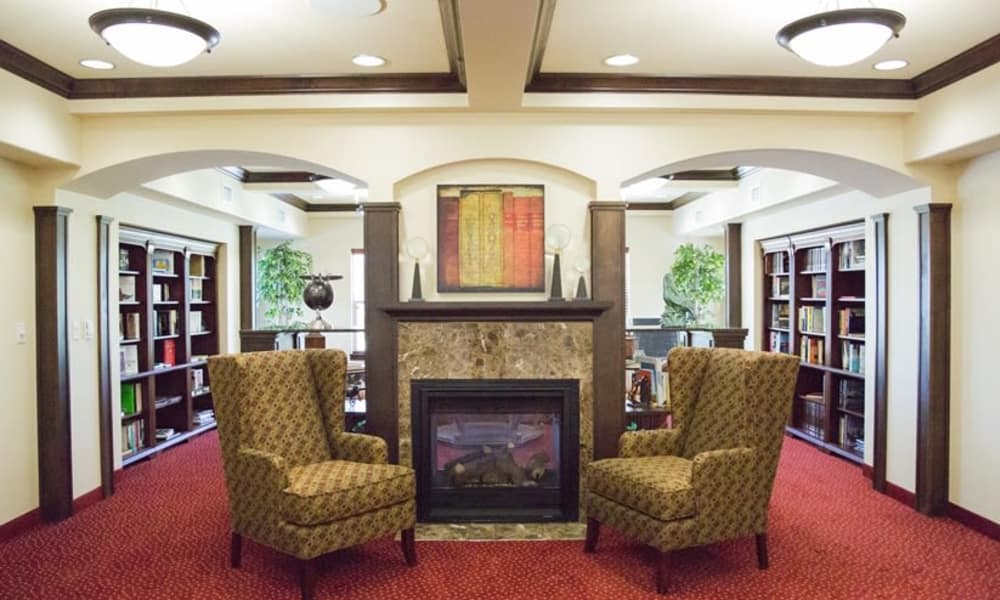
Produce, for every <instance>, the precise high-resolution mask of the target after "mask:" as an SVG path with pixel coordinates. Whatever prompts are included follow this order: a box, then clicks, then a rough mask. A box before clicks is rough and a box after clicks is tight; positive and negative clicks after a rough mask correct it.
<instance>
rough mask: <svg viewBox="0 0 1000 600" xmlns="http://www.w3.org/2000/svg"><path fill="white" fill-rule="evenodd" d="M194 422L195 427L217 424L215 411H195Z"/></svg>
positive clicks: (207, 409)
mask: <svg viewBox="0 0 1000 600" xmlns="http://www.w3.org/2000/svg"><path fill="white" fill-rule="evenodd" d="M193 422H194V426H195V427H201V426H202V425H210V424H212V423H215V411H214V410H212V409H210V408H206V409H204V410H198V411H195V413H194V419H193Z"/></svg>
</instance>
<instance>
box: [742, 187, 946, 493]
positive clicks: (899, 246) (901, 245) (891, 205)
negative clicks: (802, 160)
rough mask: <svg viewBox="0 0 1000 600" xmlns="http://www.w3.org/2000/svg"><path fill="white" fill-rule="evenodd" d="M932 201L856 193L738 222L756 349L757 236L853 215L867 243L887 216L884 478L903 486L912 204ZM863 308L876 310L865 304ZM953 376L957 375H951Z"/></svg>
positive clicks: (912, 285) (922, 196) (869, 402)
mask: <svg viewBox="0 0 1000 600" xmlns="http://www.w3.org/2000/svg"><path fill="white" fill-rule="evenodd" d="M930 200H931V198H930V196H929V193H928V191H927V190H917V191H914V192H907V193H904V194H899V195H897V196H892V197H890V198H884V199H881V200H876V199H874V198H872V197H871V196H868V195H867V194H863V193H861V192H846V193H841V194H837V195H835V196H833V197H828V198H824V199H821V200H816V201H813V202H809V203H804V204H799V203H794V204H795V206H793V207H791V208H787V209H785V210H773V211H767V212H766V214H762V215H759V216H758V215H751V216H749V217H748V218H747V219H746V220H745V221H744V222H743V269H742V277H743V289H744V292H743V324H744V326H745V327H747V328H748V329H749V330H750V334H749V337H748V339H747V347H748V348H759V347H760V336H761V331H760V328H761V323H762V320H763V314H762V311H763V308H762V305H761V298H762V297H763V289H762V288H763V277H764V276H763V272H762V264H761V262H762V261H761V258H760V256H761V250H760V246H759V243H758V242H759V240H761V239H766V238H770V237H774V236H778V235H783V234H786V233H793V232H796V231H802V230H806V229H812V228H816V227H822V226H826V225H832V224H835V223H842V222H846V221H852V220H861V219H864V220H866V226H865V227H866V235H867V238H868V240H869V243H871V239H872V234H873V229H872V224H871V222H870V218H869V217H870V216H871V215H874V214H878V213H883V212H884V213H888V214H889V220H888V238H889V239H888V260H889V269H888V279H889V290H888V296H889V305H888V313H889V323H888V330H889V340H888V371H889V374H888V388H889V399H888V404H889V409H888V415H887V416H888V423H889V428H888V436H887V437H888V440H887V444H888V464H887V478H888V480H889V481H890V482H892V483H894V484H896V485H898V486H900V487H903V488H905V489H907V490H911V491H912V490H914V489H915V464H916V462H915V461H916V423H917V420H916V419H917V417H916V408H917V405H916V398H917V377H916V373H917V344H918V337H917V308H918V306H917V300H918V298H917V281H918V279H917V278H918V273H919V271H918V269H919V265H918V263H917V258H918V256H917V215H916V213H915V212H914V210H913V207H914V206H917V205H919V204H924V203H926V202H929V201H930ZM867 277H868V280H867V281H866V287H867V289H869V290H872V289H874V273H873V271H872V270H871V269H869V270H868V274H867ZM867 308H868V312H869V313H871V312H872V311H873V307H872V306H871V305H869V306H868V307H867ZM874 323H875V322H874V320H873V319H869V320H868V321H867V328H868V330H867V331H866V335H867V337H868V339H874V334H875V331H874ZM867 359H868V362H867V364H866V366H865V370H866V372H868V373H872V372H874V360H875V354H874V353H871V352H869V353H868V355H867ZM952 377H953V378H954V377H956V374H955V373H953V374H952ZM865 383H866V386H865V387H866V389H865V392H866V393H865V405H866V412H867V414H873V408H872V407H873V402H874V388H873V387H872V378H870V377H869V378H867V379H866V380H865ZM872 425H873V422H872V419H867V420H866V423H865V426H866V432H865V437H866V439H872ZM865 462H867V463H868V464H871V462H872V445H871V444H868V445H867V446H866V447H865Z"/></svg>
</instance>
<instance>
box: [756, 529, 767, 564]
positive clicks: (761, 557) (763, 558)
mask: <svg viewBox="0 0 1000 600" xmlns="http://www.w3.org/2000/svg"><path fill="white" fill-rule="evenodd" d="M767 566H768V562H767V534H766V533H758V534H757V568H759V569H761V570H764V569H766V568H767Z"/></svg>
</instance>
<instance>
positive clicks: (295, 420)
mask: <svg viewBox="0 0 1000 600" xmlns="http://www.w3.org/2000/svg"><path fill="white" fill-rule="evenodd" d="M338 364H339V368H338ZM208 370H209V379H210V382H211V385H212V395H213V398H214V400H215V410H216V420H217V422H218V426H219V438H220V441H221V444H222V453H223V458H224V459H225V462H227V463H233V462H235V461H234V460H233V459H235V456H236V454H237V452H238V451H239V448H240V447H249V448H253V449H255V450H263V451H265V452H270V453H273V454H278V455H280V456H282V457H283V458H284V459H285V461H286V462H287V464H288V465H289V466H290V467H291V466H298V465H305V464H311V463H315V462H322V461H326V460H330V458H331V456H332V454H331V450H330V441H329V436H330V434H331V430H332V431H333V432H336V431H343V410H344V409H343V402H344V396H343V389H344V376H345V375H344V374H345V372H346V357H345V356H344V353H343V352H341V351H339V350H307V351H302V350H277V351H271V352H251V353H247V354H234V355H228V356H216V357H211V358H209V361H208ZM337 372H339V373H340V377H339V387H340V390H341V394H340V400H339V419H336V414H331V413H335V411H336V408H335V407H330V406H321V399H322V400H324V401H326V402H323V404H324V405H328V404H330V402H329V400H330V399H331V398H332V397H334V396H335V395H336V392H335V391H334V390H335V388H336V387H337V379H338V378H337V377H336V376H335V375H336V373H337ZM317 375H319V377H317ZM324 376H329V380H327V379H326V378H325V377H324ZM328 417H329V418H331V420H333V419H336V420H333V422H330V426H329V427H328V425H327V423H328V420H327V419H328ZM338 426H339V428H338Z"/></svg>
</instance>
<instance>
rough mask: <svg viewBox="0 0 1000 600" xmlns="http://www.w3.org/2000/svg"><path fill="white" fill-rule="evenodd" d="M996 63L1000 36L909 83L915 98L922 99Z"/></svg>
mask: <svg viewBox="0 0 1000 600" xmlns="http://www.w3.org/2000/svg"><path fill="white" fill-rule="evenodd" d="M997 62H1000V34H997V35H994V36H993V37H991V38H989V39H988V40H984V41H983V42H980V43H979V44H976V45H975V46H973V47H971V48H969V49H968V50H966V51H965V52H962V53H960V54H956V55H955V56H953V57H951V58H949V59H948V60H946V61H944V62H943V63H941V64H939V65H936V66H933V67H931V68H930V69H927V70H926V71H924V72H923V73H921V74H919V75H917V76H916V77H914V78H913V79H911V80H910V81H911V83H912V84H913V91H914V94H915V96H916V97H917V98H923V97H924V96H926V95H928V94H931V93H933V92H936V91H938V90H939V89H941V88H943V87H945V86H948V85H951V84H953V83H955V82H956V81H958V80H960V79H964V78H966V77H968V76H969V75H972V74H973V73H977V72H979V71H981V70H983V69H985V68H987V67H990V66H992V65H994V64H996V63H997Z"/></svg>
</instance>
